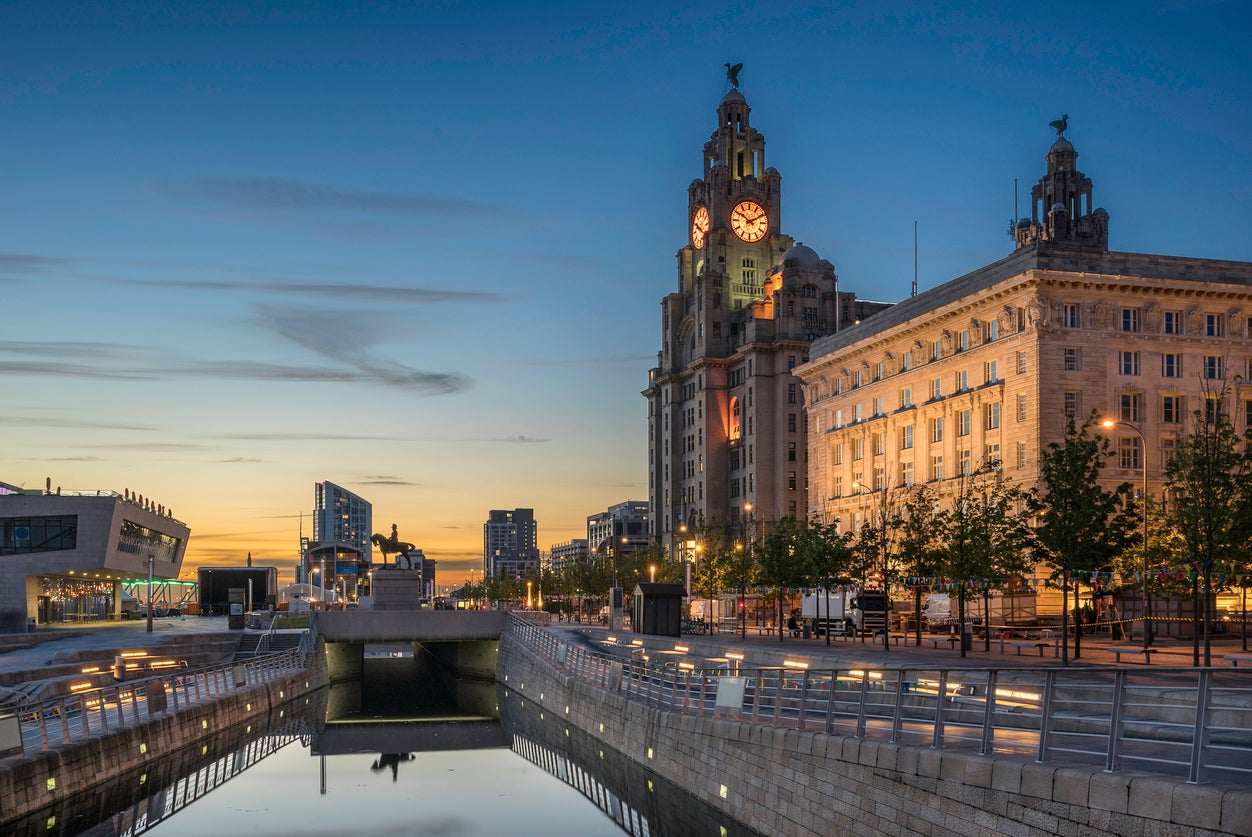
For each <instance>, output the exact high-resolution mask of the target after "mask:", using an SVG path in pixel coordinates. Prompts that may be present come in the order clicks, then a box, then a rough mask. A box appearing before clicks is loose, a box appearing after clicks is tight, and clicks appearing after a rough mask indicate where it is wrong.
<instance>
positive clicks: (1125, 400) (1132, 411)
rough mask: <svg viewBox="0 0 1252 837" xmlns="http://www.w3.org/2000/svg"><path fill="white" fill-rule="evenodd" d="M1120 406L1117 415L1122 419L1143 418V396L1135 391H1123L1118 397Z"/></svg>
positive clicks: (1137, 419)
mask: <svg viewBox="0 0 1252 837" xmlns="http://www.w3.org/2000/svg"><path fill="white" fill-rule="evenodd" d="M1119 400H1120V403H1121V407H1120V409H1119V411H1118V412H1119V415H1120V416H1121V419H1122V421H1134V422H1138V421H1142V420H1143V409H1142V406H1143V396H1142V395H1140V394H1139V393H1137V392H1123V393H1122V394H1121V396H1120V397H1119Z"/></svg>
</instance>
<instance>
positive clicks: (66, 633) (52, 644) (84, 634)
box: [0, 616, 242, 673]
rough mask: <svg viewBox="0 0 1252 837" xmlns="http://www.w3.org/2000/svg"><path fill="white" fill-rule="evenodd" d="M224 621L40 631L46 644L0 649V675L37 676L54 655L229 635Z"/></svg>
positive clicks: (192, 619) (114, 624)
mask: <svg viewBox="0 0 1252 837" xmlns="http://www.w3.org/2000/svg"><path fill="white" fill-rule="evenodd" d="M226 621H227V618H226V617H225V616H185V617H183V618H181V619H179V618H172V617H168V616H167V617H162V618H160V619H153V620H152V633H148V631H147V621H146V620H143V619H137V620H122V621H120V622H98V623H91V624H89V625H87V626H83V625H65V626H64V627H62V626H47V627H42V628H40V630H39V631H38V632H37V633H36V636H40V637H45V636H46V637H50V638H49V639H48V640H47V641H46V642H41V643H39V644H38V645H32V646H29V647H25V648H17V649H14V650H11V651H5V650H4V649H3V647H0V672H5V673H7V672H15V671H31V672H37V671H38V670H39V669H40V668H41V667H43V666H46V665H47V664H48V662H49V661H50V660H51V659H52V657H53V655H54V654H56V653H58V652H72V651H88V650H90V651H102V650H109V651H118V652H121V651H125V650H127V649H131V648H135V649H138V648H148V647H150V646H155V645H160V644H162V643H164V642H166V641H167V640H169V639H170V638H171V637H176V636H191V635H195V634H211V633H230V632H231V630H230V628H229V627H227V624H226ZM236 633H242V631H236Z"/></svg>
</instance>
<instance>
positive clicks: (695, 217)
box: [691, 206, 709, 250]
mask: <svg viewBox="0 0 1252 837" xmlns="http://www.w3.org/2000/svg"><path fill="white" fill-rule="evenodd" d="M708 232H709V211H708V210H707V209H705V208H704V207H703V206H698V207H696V211H695V212H694V213H693V214H692V216H691V246H692V247H694V248H696V249H697V250H703V249H704V237H705V236H706V235H707V234H708Z"/></svg>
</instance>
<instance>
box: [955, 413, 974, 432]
mask: <svg viewBox="0 0 1252 837" xmlns="http://www.w3.org/2000/svg"><path fill="white" fill-rule="evenodd" d="M972 412H973V411H972V410H961V412H959V413H957V414H956V435H958V436H968V435H969V431H970V424H971V423H972V422H971V421H970V418H971V413H972Z"/></svg>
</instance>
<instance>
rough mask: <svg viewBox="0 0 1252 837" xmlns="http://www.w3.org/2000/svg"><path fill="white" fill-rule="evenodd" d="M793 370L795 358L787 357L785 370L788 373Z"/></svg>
mask: <svg viewBox="0 0 1252 837" xmlns="http://www.w3.org/2000/svg"><path fill="white" fill-rule="evenodd" d="M795 368H796V356H795V355H787V370H788V371H790V370H792V369H795Z"/></svg>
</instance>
